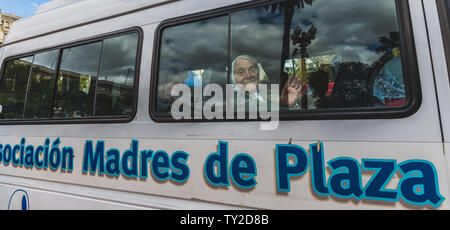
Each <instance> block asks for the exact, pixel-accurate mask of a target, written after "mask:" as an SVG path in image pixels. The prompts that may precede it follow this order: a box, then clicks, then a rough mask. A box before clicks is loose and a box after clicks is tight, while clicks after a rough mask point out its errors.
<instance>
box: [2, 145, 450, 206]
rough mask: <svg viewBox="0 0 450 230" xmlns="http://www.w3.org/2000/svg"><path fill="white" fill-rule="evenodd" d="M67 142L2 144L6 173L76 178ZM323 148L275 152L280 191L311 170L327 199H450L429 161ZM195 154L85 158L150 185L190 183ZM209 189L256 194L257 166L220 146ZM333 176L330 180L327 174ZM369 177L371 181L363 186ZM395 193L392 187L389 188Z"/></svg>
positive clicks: (100, 152)
mask: <svg viewBox="0 0 450 230" xmlns="http://www.w3.org/2000/svg"><path fill="white" fill-rule="evenodd" d="M61 144H62V142H61V139H60V138H59V137H57V138H56V139H53V140H52V139H51V138H46V139H45V140H44V142H43V143H42V145H38V146H34V145H27V140H26V138H25V137H23V138H21V139H20V141H19V142H18V143H13V144H7V143H2V144H0V167H1V166H2V165H3V166H6V167H8V166H13V167H15V168H25V169H28V170H30V169H33V168H36V169H40V170H47V169H49V170H50V171H53V172H57V171H61V172H72V171H73V168H74V165H73V159H74V157H75V152H74V149H73V148H72V147H70V146H62V145H61ZM324 151H325V149H324V146H323V143H319V144H317V143H314V144H310V145H309V151H307V150H306V149H304V148H303V147H301V146H298V145H293V144H279V145H276V146H275V161H276V162H275V165H276V168H275V170H276V172H275V173H276V175H275V178H276V187H277V191H279V192H285V193H289V192H292V189H291V183H294V182H293V178H295V177H297V178H298V177H301V176H302V175H304V174H306V172H307V171H308V167H309V166H311V169H310V175H311V186H312V189H313V191H314V192H315V193H317V194H318V195H321V196H336V197H339V198H343V199H351V198H353V199H357V200H362V199H367V200H383V201H390V202H397V201H398V200H399V199H402V200H404V201H405V202H407V203H409V204H413V205H421V206H423V205H431V206H433V207H439V206H440V205H441V204H442V202H443V201H444V200H445V198H444V197H443V196H442V195H441V194H440V191H439V183H438V173H437V170H436V168H435V166H434V165H433V164H432V163H431V162H428V161H425V160H407V161H404V162H400V163H397V161H396V160H394V159H368V158H363V159H362V160H361V163H359V162H358V161H357V160H356V159H354V158H351V157H337V158H334V159H331V160H329V161H327V162H325V160H324ZM188 159H189V154H188V153H186V152H184V151H175V152H174V153H173V154H171V155H170V154H169V153H168V152H167V151H164V150H147V149H140V148H139V140H134V139H133V140H131V143H130V148H129V149H126V150H124V151H123V152H122V151H121V150H119V149H117V148H109V149H108V148H106V143H105V141H104V140H98V141H96V142H94V141H92V140H86V141H85V145H84V153H83V157H82V167H81V171H82V173H83V174H98V175H104V174H107V175H108V176H110V177H119V176H124V177H134V178H141V179H144V181H145V179H147V178H148V177H149V174H150V175H151V176H152V178H153V179H154V180H156V181H158V182H160V183H164V182H166V181H168V180H170V181H172V182H173V183H179V184H183V183H186V182H187V181H188V179H189V177H190V169H189V165H188ZM203 167H204V168H203V173H204V175H203V176H204V177H205V179H206V180H205V181H206V183H208V184H210V185H211V186H213V187H218V186H221V187H228V186H231V184H232V185H233V186H235V187H237V188H238V189H240V190H251V189H253V188H255V186H256V185H257V184H258V182H257V178H256V177H257V175H258V174H257V171H258V170H257V165H256V162H255V160H254V159H253V157H252V156H251V155H250V154H247V153H237V154H234V155H233V157H232V159H231V161H229V144H228V142H225V141H219V142H218V148H217V152H214V153H211V154H209V155H208V156H207V157H206V159H205V162H204V166H203ZM327 168H328V169H329V170H330V171H329V172H330V175H329V176H328V178H327V175H326V173H325V172H326V169H327ZM363 172H364V174H365V175H368V174H369V173H370V172H373V174H372V176H371V178H370V179H369V180H368V181H367V182H366V183H365V184H363V183H362V175H363ZM396 173H398V174H399V175H401V176H400V180H399V181H398V185H397V187H396V188H395V189H393V188H390V189H388V188H387V187H388V184H389V183H391V184H392V182H393V181H392V178H393V176H394V175H395V174H396ZM389 187H392V185H391V186H389Z"/></svg>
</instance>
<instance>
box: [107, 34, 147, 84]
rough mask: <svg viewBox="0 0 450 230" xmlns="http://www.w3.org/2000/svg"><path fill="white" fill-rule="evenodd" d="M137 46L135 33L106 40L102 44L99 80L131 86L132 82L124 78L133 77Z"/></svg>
mask: <svg viewBox="0 0 450 230" xmlns="http://www.w3.org/2000/svg"><path fill="white" fill-rule="evenodd" d="M137 44H138V34H137V33H133V34H127V35H124V36H120V37H115V38H110V39H106V40H105V41H104V44H103V55H102V61H101V67H100V74H99V79H100V80H108V81H112V82H115V83H119V84H124V83H125V82H126V83H127V84H132V83H133V81H130V80H128V81H126V78H132V77H134V72H135V64H136V54H137V53H136V51H137Z"/></svg>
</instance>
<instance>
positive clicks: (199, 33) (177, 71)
mask: <svg viewBox="0 0 450 230" xmlns="http://www.w3.org/2000/svg"><path fill="white" fill-rule="evenodd" d="M161 43H162V44H161V56H160V60H159V78H158V81H159V82H158V98H157V107H156V110H157V113H158V114H161V115H169V114H170V111H171V106H172V103H173V102H174V101H175V99H176V97H172V96H171V90H172V87H173V86H174V85H176V84H185V85H186V86H188V87H189V88H190V89H192V95H194V93H193V90H194V87H202V88H203V87H204V86H206V85H208V84H219V85H221V86H223V87H225V84H226V83H227V66H228V17H219V18H213V19H208V20H202V21H199V22H195V23H190V24H186V25H183V26H178V27H172V28H167V29H166V30H164V36H163V38H162V41H161ZM203 101H204V100H203ZM192 106H193V105H192Z"/></svg>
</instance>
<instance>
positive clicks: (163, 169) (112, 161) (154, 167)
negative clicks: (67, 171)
mask: <svg viewBox="0 0 450 230" xmlns="http://www.w3.org/2000/svg"><path fill="white" fill-rule="evenodd" d="M130 146H131V147H130V149H127V150H125V151H124V152H123V153H122V154H121V152H120V151H119V150H118V149H115V148H111V149H108V150H106V148H105V141H102V140H99V141H97V143H96V144H94V141H92V140H87V141H86V142H85V146H84V155H83V165H82V172H83V173H85V174H87V173H90V174H97V173H98V174H99V175H103V174H105V173H106V174H107V175H109V176H113V177H118V176H120V175H123V176H124V177H139V178H142V179H146V178H148V174H149V172H150V173H151V175H152V176H153V178H154V179H156V180H158V181H162V182H164V181H167V180H169V179H170V180H172V181H174V182H177V183H184V182H186V181H187V180H188V178H189V175H190V174H189V167H188V165H187V160H188V158H189V155H188V154H187V153H185V152H183V151H176V152H174V153H173V154H172V156H169V154H168V153H167V152H165V151H163V150H158V151H153V150H139V141H138V140H132V141H131V144H130ZM105 152H106V161H105ZM149 162H150V163H149ZM139 166H140V167H139ZM139 168H140V169H139Z"/></svg>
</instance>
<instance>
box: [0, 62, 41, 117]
mask: <svg viewBox="0 0 450 230" xmlns="http://www.w3.org/2000/svg"><path fill="white" fill-rule="evenodd" d="M32 62H33V57H25V58H20V59H15V60H10V61H7V62H6V64H5V67H4V68H5V69H4V73H3V77H2V83H1V90H0V105H1V113H0V118H2V119H21V118H23V109H24V103H25V94H26V91H27V83H28V76H29V75H30V69H31V63H32Z"/></svg>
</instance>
